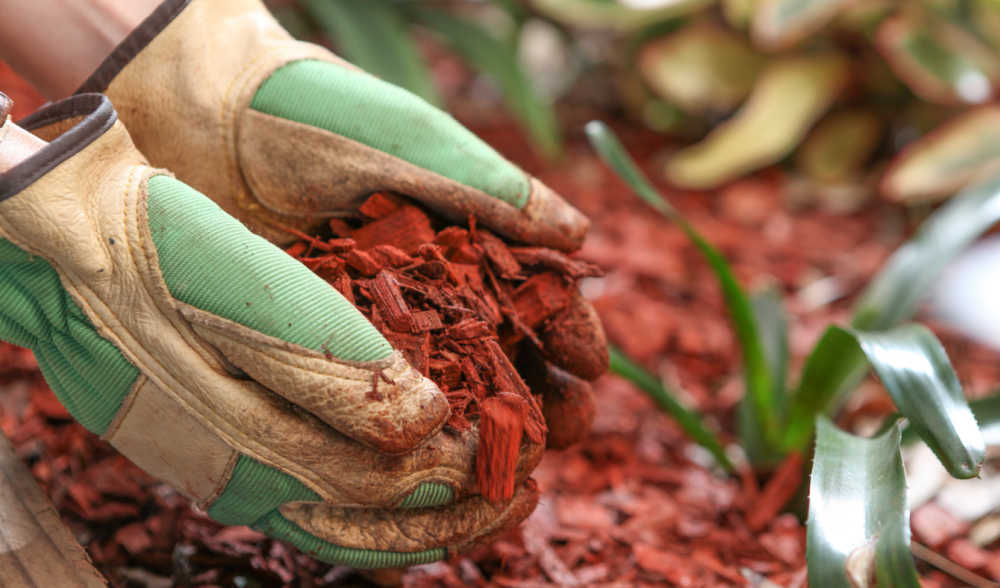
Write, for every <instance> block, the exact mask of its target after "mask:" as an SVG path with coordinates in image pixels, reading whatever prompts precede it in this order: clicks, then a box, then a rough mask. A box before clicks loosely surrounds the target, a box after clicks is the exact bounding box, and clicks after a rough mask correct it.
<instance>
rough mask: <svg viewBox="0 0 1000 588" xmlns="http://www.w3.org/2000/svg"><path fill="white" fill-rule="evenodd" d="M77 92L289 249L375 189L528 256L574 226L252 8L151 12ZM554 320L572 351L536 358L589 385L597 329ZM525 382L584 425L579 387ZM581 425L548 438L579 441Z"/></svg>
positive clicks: (504, 165)
mask: <svg viewBox="0 0 1000 588" xmlns="http://www.w3.org/2000/svg"><path fill="white" fill-rule="evenodd" d="M82 90H84V91H102V92H106V93H107V95H108V96H109V97H110V98H111V99H112V102H113V103H114V104H115V106H116V108H118V110H119V112H120V113H121V116H122V119H123V121H124V122H125V123H126V125H127V126H128V128H129V130H130V132H131V133H132V135H133V136H134V137H135V140H136V143H137V145H138V147H139V149H140V150H141V151H142V152H143V153H144V154H145V155H146V156H148V157H149V159H150V161H152V162H153V163H154V164H155V165H159V166H163V167H165V168H168V169H170V170H171V171H173V172H175V173H176V174H177V176H178V177H179V178H180V179H182V180H183V181H185V182H187V183H189V184H191V185H192V186H194V187H195V188H197V189H199V190H201V191H202V192H203V193H205V194H206V195H208V196H209V197H211V198H213V199H214V200H215V201H216V202H217V203H219V205H220V206H222V207H223V208H224V209H225V210H226V211H228V212H229V213H230V214H232V215H233V216H235V217H237V218H239V219H240V220H242V221H243V222H244V223H246V224H247V226H248V227H250V229H251V230H253V231H254V232H256V233H258V234H260V235H263V236H265V237H267V238H268V239H270V240H272V241H274V242H277V243H283V242H287V241H289V240H291V239H293V237H292V236H291V234H290V233H289V232H288V231H286V230H283V228H282V227H293V228H296V229H300V230H305V231H309V230H311V229H313V228H315V227H316V226H318V225H320V224H322V223H323V222H324V221H325V220H326V219H328V218H329V217H331V216H336V215H344V214H350V213H352V212H354V210H355V209H356V207H357V206H358V205H359V204H360V202H362V201H363V200H364V199H365V198H366V197H367V196H368V195H370V194H371V193H372V192H375V191H383V190H388V191H393V192H397V193H400V194H403V195H407V196H410V197H413V198H415V199H417V200H420V201H421V202H423V203H424V204H425V205H426V206H427V207H429V208H431V209H433V210H436V211H438V212H440V213H442V214H444V215H447V216H450V217H451V218H452V219H454V220H455V221H458V222H463V223H464V222H465V221H466V220H467V219H468V217H469V216H470V215H474V216H475V217H476V218H477V221H478V222H479V223H480V224H481V225H485V226H486V227H488V228H491V229H493V230H494V231H495V232H498V233H500V234H502V235H505V236H506V237H508V238H509V239H512V240H514V241H520V242H524V243H528V244H537V245H545V246H549V247H555V248H558V249H563V250H573V249H576V248H577V247H579V245H580V243H581V242H582V240H583V237H584V234H585V233H586V231H587V228H588V226H589V223H588V221H587V219H586V218H585V217H584V216H583V215H581V214H580V213H579V212H578V211H577V210H576V209H574V208H573V207H572V206H570V205H569V204H567V203H566V202H565V201H564V200H563V199H562V198H561V197H560V196H559V195H557V194H556V193H554V192H553V191H552V190H550V189H549V188H547V187H546V186H545V185H543V184H542V183H541V182H539V181H538V180H537V179H536V178H533V177H530V176H529V175H527V174H526V173H525V172H523V171H522V170H520V169H519V168H518V167H516V166H515V165H513V164H512V163H510V162H509V161H507V160H506V159H504V158H503V157H501V156H500V155H499V154H497V153H496V152H495V151H494V150H493V149H492V148H490V147H489V146H488V145H486V144H485V143H483V142H482V141H481V140H479V139H478V138H477V137H476V136H475V135H473V134H472V133H470V132H469V131H468V130H466V129H465V128H464V127H462V126H461V125H460V124H458V123H457V122H456V121H455V120H454V119H452V118H451V117H450V116H448V115H447V114H445V113H444V112H442V111H440V110H438V109H436V108H434V107H432V106H431V105H429V104H427V103H426V102H425V101H423V100H421V99H420V98H418V97H417V96H415V95H413V94H411V93H409V92H407V91H405V90H403V89H401V88H398V87H396V86H393V85H392V84H388V83H385V82H383V81H381V80H378V79H376V78H374V77H373V76H371V75H368V74H367V73H365V72H362V71H360V70H358V69H357V68H355V67H354V66H352V65H350V64H348V63H346V62H344V61H343V60H341V59H340V58H338V57H337V56H335V55H334V54H332V53H330V52H329V51H328V50H326V49H325V48H323V47H319V46H317V45H313V44H310V43H303V42H299V41H296V40H294V39H292V38H291V36H290V35H289V34H288V33H287V32H286V31H285V30H284V29H282V28H281V26H280V25H279V24H278V23H277V22H276V21H275V20H274V19H273V18H272V17H271V15H270V13H268V11H267V10H266V9H265V7H264V6H263V4H262V3H261V2H260V1H259V0H190V1H189V0H166V1H165V2H163V4H162V5H161V6H160V7H159V9H157V10H156V11H155V13H154V14H153V15H151V16H150V17H149V18H148V19H147V20H146V21H145V22H144V23H143V24H142V25H140V26H139V27H138V28H137V29H136V30H135V31H134V32H133V33H132V34H131V35H130V36H129V37H128V38H127V39H126V40H125V41H124V42H123V43H122V44H121V45H120V46H119V47H118V49H117V50H116V51H115V52H114V53H113V54H112V55H111V56H110V57H109V58H108V59H107V60H106V61H105V63H104V64H103V65H102V66H101V67H100V68H99V69H98V70H97V71H96V72H95V73H94V74H93V76H91V78H90V79H89V80H88V81H87V82H86V83H85V84H84V86H83V89H82ZM568 320H569V324H567V325H566V327H567V328H565V329H562V330H561V332H563V333H571V334H572V335H573V337H572V341H571V342H569V341H565V340H559V338H558V337H557V338H555V340H546V341H545V348H544V349H543V350H542V351H543V354H544V355H545V356H546V357H547V358H549V359H551V358H553V357H562V356H565V355H566V354H567V352H568V351H569V348H570V347H571V346H572V347H574V349H573V351H575V352H576V354H577V355H578V356H579V357H584V358H587V359H586V360H585V361H575V362H568V363H564V364H561V365H564V366H571V369H572V370H573V371H574V374H575V375H576V376H579V377H581V378H584V379H586V380H592V379H594V378H596V377H597V376H599V375H600V374H602V373H603V372H605V371H606V369H607V366H608V363H607V362H608V360H607V351H606V343H605V339H604V332H603V329H602V328H601V326H600V322H599V320H598V318H597V315H596V313H595V312H594V310H593V308H591V307H590V305H589V304H588V303H586V301H584V299H583V298H582V297H577V299H576V300H575V301H574V309H573V315H572V316H571V317H569V319H568ZM580 341H584V342H589V344H587V343H585V344H583V345H581V344H580ZM581 347H585V349H580V348H581ZM530 371H532V372H535V373H541V374H542V375H541V376H537V375H535V376H532V375H531V374H528V373H526V374H525V375H526V376H527V377H528V380H529V384H532V385H533V386H534V385H537V386H539V387H541V386H548V387H549V388H550V389H554V388H559V389H560V390H566V389H569V388H572V389H573V390H576V392H574V393H572V394H564V393H562V392H560V391H553V392H552V393H551V394H546V412H547V414H550V415H551V414H556V413H559V414H563V415H574V414H575V415H580V416H581V417H587V418H591V417H592V415H593V407H592V404H593V400H592V398H591V393H590V391H589V387H588V386H587V385H586V384H584V383H582V382H571V383H570V384H568V385H567V384H566V379H567V378H568V377H569V376H567V375H565V374H559V373H558V372H554V371H553V370H552V369H551V368H550V369H547V370H545V369H543V370H530ZM546 374H547V375H546ZM552 382H558V383H557V384H552ZM567 386H569V388H567ZM536 391H538V392H541V390H538V389H536ZM580 403H584V404H586V405H587V406H588V407H589V408H587V407H584V409H583V410H580V409H579V408H578V407H577V406H575V405H577V404H580ZM567 405H570V406H567ZM588 415H589V416H588ZM587 418H585V419H584V420H586V422H585V423H584V424H582V425H581V424H580V423H574V424H571V425H567V426H565V427H563V430H562V431H559V430H555V431H553V435H551V436H550V439H551V440H552V441H553V442H557V443H558V444H559V445H561V446H564V445H566V444H569V443H571V442H573V441H575V440H577V439H579V438H580V437H581V436H582V435H583V434H585V433H586V432H587V430H588V428H589V420H587ZM557 428H558V427H557ZM570 429H572V430H573V432H572V433H570V432H569V431H570Z"/></svg>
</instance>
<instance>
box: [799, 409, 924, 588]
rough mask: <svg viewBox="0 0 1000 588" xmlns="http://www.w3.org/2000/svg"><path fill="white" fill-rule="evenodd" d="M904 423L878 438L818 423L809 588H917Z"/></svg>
mask: <svg viewBox="0 0 1000 588" xmlns="http://www.w3.org/2000/svg"><path fill="white" fill-rule="evenodd" d="M899 437H900V432H899V425H898V424H897V425H895V426H893V427H892V429H890V430H889V431H887V432H886V433H885V434H883V435H881V436H879V437H876V438H874V439H863V438H861V437H855V436H853V435H850V434H848V433H844V432H843V431H840V430H838V429H837V428H836V427H835V426H834V425H833V424H832V423H831V422H830V421H828V420H827V419H825V418H820V419H819V422H818V423H817V435H816V453H815V456H814V458H813V470H812V479H811V482H810V484H809V521H808V523H807V526H806V537H807V538H806V561H807V562H808V564H809V585H810V586H823V587H824V588H854V587H855V586H873V585H875V583H876V579H877V582H878V585H879V586H893V587H898V588H906V587H912V588H919V586H920V582H919V580H918V579H917V572H916V568H915V567H914V565H913V558H912V557H911V556H910V521H909V519H910V516H909V512H908V510H907V507H906V479H905V475H904V472H903V459H902V457H901V456H900V453H899Z"/></svg>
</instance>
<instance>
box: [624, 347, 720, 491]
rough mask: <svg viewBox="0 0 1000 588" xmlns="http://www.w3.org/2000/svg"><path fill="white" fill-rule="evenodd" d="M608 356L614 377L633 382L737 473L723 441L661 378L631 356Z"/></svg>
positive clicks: (697, 441) (717, 460)
mask: <svg viewBox="0 0 1000 588" xmlns="http://www.w3.org/2000/svg"><path fill="white" fill-rule="evenodd" d="M608 355H609V357H610V359H611V364H610V369H611V371H612V372H613V373H616V374H618V375H619V376H621V377H623V378H625V379H626V380H628V381H630V382H632V383H633V384H635V385H636V386H638V387H639V389H640V390H642V391H643V392H645V393H647V394H649V395H650V396H651V397H652V398H653V400H654V401H656V404H658V405H659V406H660V408H661V409H663V410H664V411H665V412H666V413H667V414H669V415H670V416H671V417H673V418H674V420H675V421H677V424H678V425H680V427H681V429H683V430H684V432H685V433H687V435H688V437H690V438H691V439H692V440H694V441H695V442H696V443H697V444H698V445H701V446H702V447H704V448H705V449H707V450H708V451H709V452H710V453H711V454H712V456H713V457H714V458H715V461H716V462H717V463H718V464H719V465H721V466H722V467H723V468H725V469H726V470H727V471H729V472H733V471H735V468H734V467H733V464H732V462H731V461H729V457H728V456H727V455H726V452H725V450H724V449H723V447H722V442H721V441H719V438H718V437H717V436H716V435H715V433H713V432H712V431H710V430H709V429H708V427H706V426H705V424H704V422H703V421H702V418H701V416H700V415H698V413H696V412H694V411H692V410H690V409H689V408H687V407H685V406H684V405H683V404H681V402H680V401H679V400H677V395H676V394H675V393H674V392H673V391H672V390H669V389H668V388H667V387H666V386H664V384H663V381H662V380H660V378H657V377H656V376H654V375H653V374H651V373H649V372H647V371H646V370H644V369H643V368H642V366H640V365H638V364H637V363H635V362H634V361H632V360H631V359H629V358H628V356H626V355H625V354H624V353H622V352H621V350H619V349H617V348H616V347H613V346H612V347H610V348H609V349H608Z"/></svg>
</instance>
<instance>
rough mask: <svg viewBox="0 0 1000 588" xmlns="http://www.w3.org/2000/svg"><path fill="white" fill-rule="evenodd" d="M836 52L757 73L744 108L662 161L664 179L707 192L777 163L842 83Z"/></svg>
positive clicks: (842, 66)
mask: <svg viewBox="0 0 1000 588" xmlns="http://www.w3.org/2000/svg"><path fill="white" fill-rule="evenodd" d="M848 73H849V69H848V61H847V59H846V58H844V57H843V56H842V55H839V54H824V55H810V56H793V57H782V58H779V59H777V60H775V61H774V62H773V63H772V64H771V65H770V66H768V68H767V69H766V70H765V71H764V72H763V73H762V74H761V76H760V78H759V79H758V81H757V84H756V85H755V86H754V89H753V93H752V94H751V95H750V98H749V99H748V100H747V102H746V104H744V105H743V107H742V108H741V109H740V110H739V111H738V112H737V113H736V114H735V115H734V116H733V118H731V119H730V120H728V121H726V122H725V123H723V124H721V125H719V126H718V127H716V128H715V129H714V130H713V131H712V132H711V133H709V135H708V136H707V137H706V138H705V139H703V140H702V141H701V142H700V143H697V144H695V145H692V146H690V147H687V148H685V149H683V150H681V151H679V152H678V153H677V154H676V155H675V156H674V157H673V159H671V160H670V161H669V162H668V163H667V169H666V172H667V177H668V178H669V179H670V181H672V182H673V183H675V184H677V185H679V186H683V187H686V188H696V189H708V188H712V187H715V186H718V185H719V184H722V183H724V182H726V181H729V180H732V179H734V178H736V177H738V176H740V175H743V174H745V173H747V172H750V171H753V170H755V169H759V168H761V167H763V166H765V165H769V164H771V163H774V162H776V161H778V160H780V159H781V158H782V157H784V156H785V155H787V154H788V153H789V152H790V151H791V150H792V149H794V148H795V146H796V145H798V143H799V142H800V141H801V140H802V138H803V137H804V136H805V134H806V132H807V131H808V130H809V127H811V126H812V124H813V123H814V122H815V121H816V119H817V118H819V117H820V116H822V114H823V113H824V112H826V110H827V109H829V108H830V105H831V104H832V103H833V101H834V100H835V99H836V97H837V95H838V94H839V93H840V91H841V89H842V88H843V87H844V84H845V82H846V81H847V76H848Z"/></svg>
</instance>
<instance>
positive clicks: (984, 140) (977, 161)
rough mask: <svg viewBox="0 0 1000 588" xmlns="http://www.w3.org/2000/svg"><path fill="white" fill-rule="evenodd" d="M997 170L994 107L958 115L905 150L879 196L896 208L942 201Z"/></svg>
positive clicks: (999, 126)
mask: <svg viewBox="0 0 1000 588" xmlns="http://www.w3.org/2000/svg"><path fill="white" fill-rule="evenodd" d="M997 170H1000V107H998V106H992V105H991V106H983V107H981V108H976V109H973V110H970V111H968V112H965V113H962V114H961V115H959V116H958V117H956V118H955V119H954V120H952V121H949V122H947V123H945V124H944V125H942V126H940V127H939V128H937V129H935V130H933V131H931V132H930V133H929V134H927V135H925V136H924V137H921V138H920V140H918V141H916V142H915V143H912V144H910V145H908V146H907V147H906V149H904V150H903V151H902V152H901V153H900V154H899V155H897V156H896V158H895V159H894V160H893V162H892V165H891V166H890V167H889V170H888V171H887V172H886V173H885V176H883V178H882V185H881V189H882V193H883V194H885V195H886V196H888V197H889V198H892V199H893V200H897V201H901V202H925V201H933V200H942V199H944V198H946V197H948V196H951V195H952V194H954V193H955V191H957V190H960V189H962V188H963V187H965V186H966V185H967V184H968V183H969V182H971V181H973V180H975V179H976V178H977V177H980V176H982V175H983V174H985V173H989V172H990V171H997Z"/></svg>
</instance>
